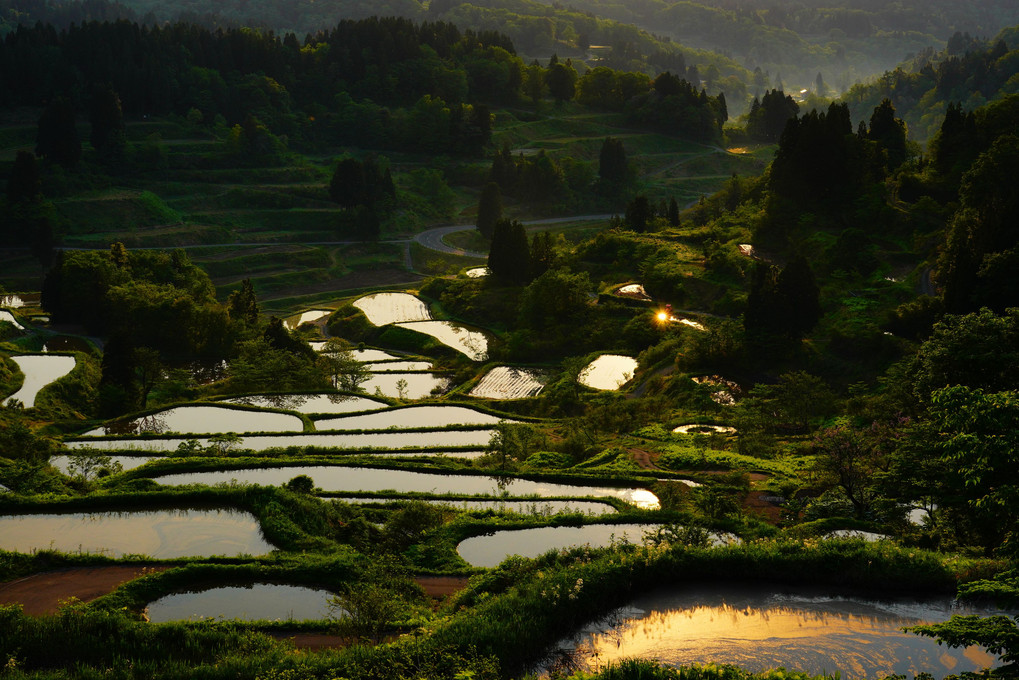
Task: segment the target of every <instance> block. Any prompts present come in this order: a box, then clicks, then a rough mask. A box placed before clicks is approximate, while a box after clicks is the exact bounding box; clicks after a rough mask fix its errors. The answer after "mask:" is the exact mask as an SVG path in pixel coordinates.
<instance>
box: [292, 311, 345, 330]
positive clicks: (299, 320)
mask: <svg viewBox="0 0 1019 680" xmlns="http://www.w3.org/2000/svg"><path fill="white" fill-rule="evenodd" d="M332 313H333V310H331V309H309V310H308V311H306V312H301V313H300V314H295V315H293V316H288V317H287V318H286V319H284V320H283V323H285V324H286V325H287V328H289V329H290V330H294V329H295V328H298V327H299V326H300V325H301V324H303V323H311V322H313V321H318V320H319V319H322V318H325V317H327V316H329V315H330V314H332Z"/></svg>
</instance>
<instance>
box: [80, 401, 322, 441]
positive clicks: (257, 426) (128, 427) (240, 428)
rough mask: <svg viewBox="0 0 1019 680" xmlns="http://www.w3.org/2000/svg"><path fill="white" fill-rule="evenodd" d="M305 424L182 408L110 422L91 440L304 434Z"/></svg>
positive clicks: (281, 417)
mask: <svg viewBox="0 0 1019 680" xmlns="http://www.w3.org/2000/svg"><path fill="white" fill-rule="evenodd" d="M302 430H304V422H303V421H302V420H301V419H300V418H298V417H297V416H293V415H290V414H288V413H272V412H268V411H247V410H244V409H238V408H229V407H226V406H178V407H177V408H171V409H167V410H165V411H158V412H156V413H151V414H149V415H147V416H143V417H141V418H138V419H136V420H129V421H120V422H113V423H107V424H106V425H104V426H102V427H99V428H96V429H94V430H89V431H88V432H86V433H85V436H87V437H97V436H101V435H107V434H141V433H152V434H162V433H164V432H179V433H181V434H215V433H217V432H301V431H302Z"/></svg>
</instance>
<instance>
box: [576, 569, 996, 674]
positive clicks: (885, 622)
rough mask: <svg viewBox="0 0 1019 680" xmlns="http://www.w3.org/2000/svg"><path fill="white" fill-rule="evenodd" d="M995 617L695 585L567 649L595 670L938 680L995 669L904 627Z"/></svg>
mask: <svg viewBox="0 0 1019 680" xmlns="http://www.w3.org/2000/svg"><path fill="white" fill-rule="evenodd" d="M977 613H979V614H991V613H995V612H993V611H990V610H983V611H979V610H977V609H974V608H970V607H965V608H960V607H958V606H956V605H955V604H954V603H953V601H952V600H950V599H948V598H944V599H939V600H928V601H916V600H893V601H886V600H877V599H871V598H866V597H855V596H853V597H850V596H838V595H826V594H823V593H821V592H819V591H816V590H806V589H786V588H774V589H773V588H768V587H766V586H757V587H753V586H729V585H713V584H712V585H699V584H690V585H683V586H676V587H670V588H668V589H662V590H657V591H654V592H651V593H647V594H645V595H642V596H640V597H638V598H636V599H634V600H632V601H631V602H630V603H629V604H628V605H627V606H625V607H622V608H621V609H618V610H616V611H615V612H614V613H613V614H612V615H611V616H609V617H607V618H606V619H604V620H602V621H599V622H596V623H593V624H591V625H589V626H586V627H585V628H584V629H583V630H582V631H580V632H579V633H578V634H577V635H576V636H575V637H574V638H573V639H571V640H568V641H563V642H562V643H560V647H563V648H568V649H577V650H579V652H580V659H579V660H580V661H582V664H583V666H586V667H587V668H588V669H590V670H594V669H597V668H601V667H603V666H605V665H606V664H608V663H609V662H613V661H618V660H619V659H622V658H625V657H635V656H636V657H643V658H649V659H655V660H658V661H661V662H663V663H665V664H667V665H669V666H683V665H690V664H694V663H700V664H705V663H720V664H721V663H729V664H737V665H739V666H741V667H743V668H745V669H747V670H749V671H751V672H755V673H757V672H762V671H765V670H768V669H772V668H777V667H780V666H781V667H785V668H788V669H790V670H792V669H795V670H798V671H806V672H807V673H808V674H811V675H818V674H821V673H829V674H831V673H841V675H842V677H850V678H880V677H885V676H888V675H892V674H904V675H907V676H912V675H914V674H916V673H919V672H921V671H928V672H931V673H933V674H934V676H935V677H943V676H944V675H946V674H949V673H960V672H962V671H977V670H979V669H981V668H983V667H985V666H989V665H995V664H994V662H995V657H993V656H991V655H989V654H987V653H986V652H984V651H982V650H981V649H979V648H976V647H970V648H966V649H950V648H947V647H939V646H938V644H937V643H936V642H935V641H933V640H931V639H930V638H921V637H919V636H915V635H911V634H908V633H903V632H902V631H901V630H900V628H902V627H904V626H913V625H918V624H921V623H933V622H939V621H946V620H948V618H950V617H951V615H952V614H977Z"/></svg>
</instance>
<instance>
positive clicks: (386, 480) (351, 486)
mask: <svg viewBox="0 0 1019 680" xmlns="http://www.w3.org/2000/svg"><path fill="white" fill-rule="evenodd" d="M297 475H308V476H309V477H311V478H312V479H313V480H314V482H315V486H317V487H318V488H320V489H322V490H324V491H342V492H346V493H357V492H378V491H392V492H394V493H431V494H439V495H448V494H464V495H485V496H502V495H503V494H506V495H509V496H538V497H552V498H555V497H562V498H570V497H584V496H594V497H601V498H620V499H622V500H624V501H626V502H628V503H633V504H634V505H637V506H638V507H642V508H647V509H657V508H658V507H659V504H658V498H657V497H656V496H655V495H654V494H653V493H651V492H650V491H647V490H646V489H634V488H623V487H604V486H584V485H580V484H556V483H553V482H542V481H536V480H529V479H516V478H512V477H489V476H486V475H443V474H438V473H434V472H414V471H411V470H387V469H382V468H368V467H344V466H331V465H304V466H295V467H285V468H257V469H250V468H248V469H239V470H217V471H210V472H189V473H183V474H174V475H163V476H159V477H155V478H154V479H155V480H156V481H157V482H159V483H160V484H172V485H179V484H219V483H221V482H229V481H230V480H234V479H235V480H237V481H238V482H239V483H242V484H262V485H277V486H278V485H280V484H285V483H286V482H288V481H290V480H291V479H293V478H294V477H296V476H297Z"/></svg>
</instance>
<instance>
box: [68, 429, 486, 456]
mask: <svg viewBox="0 0 1019 680" xmlns="http://www.w3.org/2000/svg"><path fill="white" fill-rule="evenodd" d="M491 438H492V431H491V430H488V429H482V430H464V431H450V430H439V431H432V432H371V433H365V434H290V435H248V436H246V437H242V438H241V441H240V442H238V443H237V444H235V445H234V446H233V447H232V448H234V449H249V450H251V451H265V450H267V449H275V448H287V447H290V446H314V447H318V448H333V449H367V448H376V449H406V448H412V447H413V448H439V447H461V446H465V447H483V446H488V443H489V441H490V440H491ZM185 441H197V442H198V443H200V444H201V445H202V446H208V445H209V439H208V438H206V437H194V438H184V437H168V438H162V437H160V438H153V439H133V438H122V439H79V440H75V441H69V442H65V445H66V446H67V447H69V448H72V449H81V448H90V449H97V450H101V451H176V450H177V447H178V446H179V445H180V444H181V442H185Z"/></svg>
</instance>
